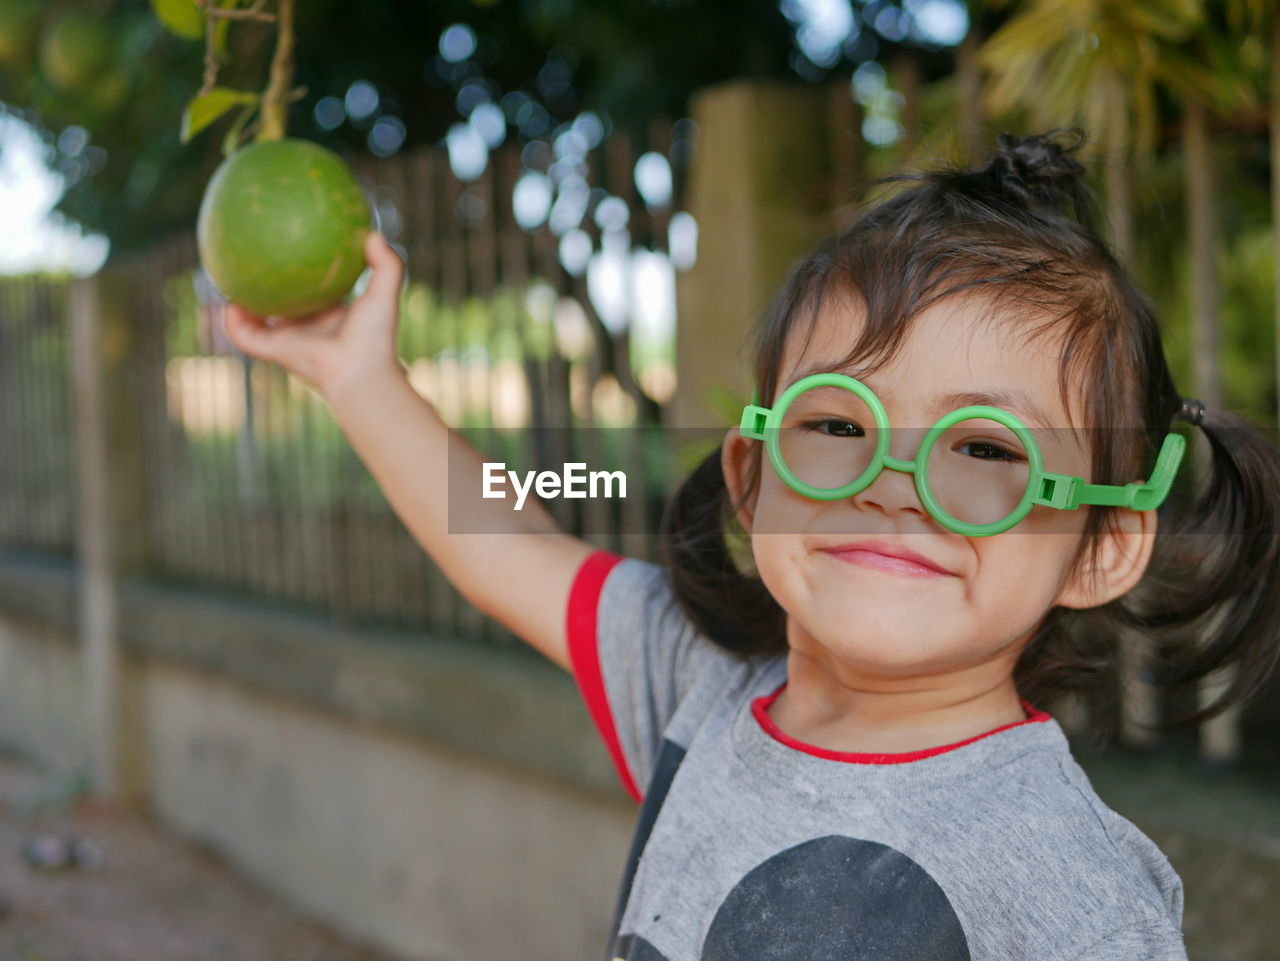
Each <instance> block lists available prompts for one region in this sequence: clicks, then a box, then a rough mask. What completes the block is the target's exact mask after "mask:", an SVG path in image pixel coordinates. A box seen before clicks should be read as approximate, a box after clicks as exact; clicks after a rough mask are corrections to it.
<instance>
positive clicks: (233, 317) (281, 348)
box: [223, 304, 300, 367]
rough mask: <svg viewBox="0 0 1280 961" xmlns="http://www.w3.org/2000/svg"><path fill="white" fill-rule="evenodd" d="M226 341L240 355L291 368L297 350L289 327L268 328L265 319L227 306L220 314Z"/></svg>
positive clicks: (295, 333)
mask: <svg viewBox="0 0 1280 961" xmlns="http://www.w3.org/2000/svg"><path fill="white" fill-rule="evenodd" d="M223 328H224V329H225V330H226V332H227V338H228V339H229V340H230V341H231V343H233V344H235V346H236V347H237V348H238V349H239V350H240V351H241V352H243V353H246V354H250V355H251V356H253V357H260V358H262V359H263V360H270V361H274V362H275V363H277V364H280V365H281V366H284V367H291V366H292V364H291V362H292V361H293V359H294V357H295V355H296V354H297V352H298V347H299V340H300V338H299V334H298V332H297V331H295V330H291V329H290V328H289V327H288V326H283V325H282V326H280V327H271V326H270V325H269V324H268V321H267V319H266V318H264V317H262V316H260V315H259V314H255V313H252V312H251V311H248V310H245V309H244V308H243V307H241V306H239V305H238V304H227V305H226V309H225V310H224V311H223Z"/></svg>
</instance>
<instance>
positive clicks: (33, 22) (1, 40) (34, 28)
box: [0, 0, 44, 67]
mask: <svg viewBox="0 0 1280 961" xmlns="http://www.w3.org/2000/svg"><path fill="white" fill-rule="evenodd" d="M43 12H44V6H43V3H42V2H41V0H4V2H3V3H0V63H5V64H8V65H10V66H14V67H18V66H25V65H26V64H28V63H30V62H31V59H32V57H31V54H32V53H33V52H34V49H35V45H36V40H37V38H38V37H39V35H40V14H41V13H43Z"/></svg>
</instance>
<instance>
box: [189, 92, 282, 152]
mask: <svg viewBox="0 0 1280 961" xmlns="http://www.w3.org/2000/svg"><path fill="white" fill-rule="evenodd" d="M260 96H261V95H260V94H256V93H252V92H250V91H248V90H232V89H231V88H230V87H214V88H213V89H212V90H210V91H209V92H208V93H206V94H204V95H203V96H197V97H196V98H195V99H193V100H192V101H191V102H190V103H189V104H187V109H186V110H184V111H182V131H181V133H180V134H179V135H178V139H179V140H180V141H181V142H182V143H186V142H187V141H189V140H190V139H191V138H192V137H194V136H195V135H196V134H198V133H199V132H200V131H201V130H203V129H204V128H205V127H207V126H209V124H211V123H213V122H214V121H215V120H217V119H218V118H219V117H221V116H222V115H223V114H224V113H226V112H227V111H228V110H230V109H231V108H232V107H234V106H236V105H237V104H242V103H257V102H258V100H259V98H260Z"/></svg>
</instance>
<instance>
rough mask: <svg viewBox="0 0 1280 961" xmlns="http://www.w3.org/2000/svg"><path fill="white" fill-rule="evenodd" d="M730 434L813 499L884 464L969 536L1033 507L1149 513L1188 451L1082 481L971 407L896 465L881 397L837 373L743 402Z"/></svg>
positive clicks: (1163, 451)
mask: <svg viewBox="0 0 1280 961" xmlns="http://www.w3.org/2000/svg"><path fill="white" fill-rule="evenodd" d="M755 399H756V398H755V397H754V395H753V397H752V400H753V401H754V400H755ZM738 431H739V433H741V434H742V436H743V437H750V438H753V439H755V440H763V441H764V443H765V449H766V450H768V452H769V460H770V461H771V462H772V464H773V468H774V470H776V471H777V472H778V476H780V477H781V478H782V479H783V480H784V481H785V482H786V483H787V484H788V485H789V486H790V487H791V488H792V489H793V490H795V491H797V492H798V493H800V494H803V495H804V496H805V497H812V498H814V499H816V500H838V499H840V498H844V497H851V496H853V495H854V494H856V493H858V492H859V491H861V490H863V489H865V488H866V487H867V486H868V485H870V484H871V482H872V481H874V480H875V479H876V478H877V477H878V476H879V475H880V471H881V470H883V469H884V468H886V467H888V468H890V469H892V470H897V471H905V472H908V473H911V474H914V475H915V485H916V491H917V492H918V493H919V495H920V501H921V503H923V504H924V506H925V509H926V510H928V511H929V513H930V514H931V515H932V516H933V517H934V518H935V519H936V520H937V521H938V523H940V524H942V525H943V526H944V527H946V528H948V529H949V530H952V531H955V532H956V533H957V534H966V535H968V536H970V537H988V536H990V535H992V534H999V533H1001V532H1002V531H1007V530H1008V529H1009V528H1011V527H1013V526H1014V525H1015V524H1017V523H1018V522H1019V521H1021V520H1022V519H1023V518H1024V517H1026V516H1027V513H1028V512H1029V511H1030V510H1031V508H1032V507H1034V506H1037V505H1039V506H1042V507H1052V508H1055V509H1057V510H1067V511H1070V510H1075V509H1076V508H1077V507H1079V506H1080V505H1081V504H1105V505H1111V506H1115V507H1126V508H1129V509H1131V510H1137V511H1145V510H1152V509H1154V508H1156V507H1159V506H1160V505H1161V504H1162V503H1163V502H1164V499H1165V498H1166V497H1167V496H1168V494H1169V489H1170V487H1171V486H1172V484H1173V478H1174V475H1175V474H1176V473H1177V470H1178V465H1179V464H1180V463H1181V462H1182V455H1183V451H1184V450H1185V448H1186V444H1187V442H1186V438H1185V437H1183V436H1182V435H1181V434H1175V433H1172V432H1171V433H1169V434H1166V435H1165V438H1164V443H1163V444H1162V445H1161V448H1160V454H1159V456H1158V457H1157V458H1156V466H1155V469H1154V470H1153V471H1152V472H1151V478H1150V480H1147V481H1134V482H1133V483H1130V484H1125V485H1124V486H1123V487H1117V486H1112V485H1110V484H1087V483H1085V481H1084V479H1083V478H1080V477H1073V476H1071V475H1069V474H1055V473H1051V472H1050V471H1047V470H1045V469H1044V464H1043V460H1042V455H1041V450H1040V445H1039V443H1038V442H1037V441H1036V438H1035V437H1034V435H1033V434H1032V432H1031V431H1030V430H1029V429H1028V428H1027V427H1025V426H1024V425H1023V424H1022V422H1021V421H1020V420H1018V418H1017V417H1015V416H1014V415H1013V414H1011V413H1009V412H1008V411H1005V410H1001V409H1000V408H998V407H987V406H982V405H975V406H970V407H961V408H960V409H959V410H954V411H952V412H951V413H950V414H947V415H946V416H945V417H943V418H942V419H941V420H939V421H938V422H937V423H936V424H934V425H933V426H932V427H931V428H929V431H928V433H926V434H925V435H924V439H923V440H921V442H920V447H919V449H918V450H917V451H916V457H915V460H899V459H898V458H896V457H891V456H890V455H889V416H888V414H887V413H886V412H885V409H884V405H883V404H882V403H880V399H879V398H878V397H876V395H875V394H874V393H873V392H872V391H871V388H869V387H867V386H866V385H865V384H863V383H862V382H861V381H859V380H856V379H855V378H853V377H849V376H847V375H845V374H835V373H826V374H813V375H811V376H809V377H804V378H802V379H801V380H798V381H796V382H795V383H794V384H792V385H791V386H790V387H788V388H787V389H786V390H785V391H783V392H782V396H781V397H779V398H778V402H777V403H776V404H775V405H774V406H773V407H772V408H767V407H761V406H759V405H758V404H755V403H750V404H748V405H747V406H746V407H744V408H743V410H742V422H741V424H740V425H739V427H738Z"/></svg>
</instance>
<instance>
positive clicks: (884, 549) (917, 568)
mask: <svg viewBox="0 0 1280 961" xmlns="http://www.w3.org/2000/svg"><path fill="white" fill-rule="evenodd" d="M822 551H823V553H825V554H827V555H828V556H830V557H834V558H835V559H837V560H840V561H843V562H844V563H846V564H854V565H856V566H858V567H865V568H868V569H869V570H873V571H884V572H885V573H887V574H895V575H898V576H907V577H951V576H952V574H951V572H950V571H947V570H944V569H943V568H941V567H939V566H938V565H937V564H935V563H933V562H932V561H930V560H929V559H928V558H926V557H925V556H924V555H923V554H920V553H917V552H916V551H912V550H908V549H907V548H905V547H894V546H892V545H890V544H888V543H886V542H885V541H881V540H866V541H857V542H853V543H850V544H842V545H839V546H837V547H824V548H822Z"/></svg>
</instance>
